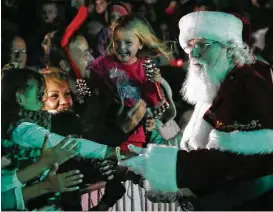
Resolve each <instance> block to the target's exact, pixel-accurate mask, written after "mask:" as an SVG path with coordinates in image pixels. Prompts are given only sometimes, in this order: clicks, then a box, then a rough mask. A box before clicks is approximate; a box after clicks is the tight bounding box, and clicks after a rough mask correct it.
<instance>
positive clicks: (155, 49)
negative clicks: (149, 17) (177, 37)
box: [108, 15, 171, 58]
mask: <svg viewBox="0 0 273 212" xmlns="http://www.w3.org/2000/svg"><path fill="white" fill-rule="evenodd" d="M112 27H113V33H112V35H111V42H110V46H109V48H108V53H109V54H113V40H114V34H115V32H116V31H118V30H128V31H131V32H133V33H135V35H136V36H137V37H138V39H139V41H140V42H141V43H142V45H143V48H142V50H139V53H140V52H145V51H146V52H149V53H150V54H152V55H151V56H159V55H164V56H165V57H167V58H169V55H170V54H171V51H170V50H169V48H168V47H167V45H166V44H165V43H162V42H161V41H160V40H159V39H158V38H157V37H156V35H155V33H154V32H153V30H152V27H151V26H150V25H149V23H148V22H147V21H145V20H144V19H141V18H139V17H136V16H134V15H126V16H123V17H121V18H119V19H118V20H117V21H116V22H115V23H114V24H113V26H112Z"/></svg>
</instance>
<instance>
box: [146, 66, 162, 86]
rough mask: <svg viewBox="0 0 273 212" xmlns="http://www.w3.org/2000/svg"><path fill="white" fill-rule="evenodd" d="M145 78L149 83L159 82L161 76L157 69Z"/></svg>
mask: <svg viewBox="0 0 273 212" xmlns="http://www.w3.org/2000/svg"><path fill="white" fill-rule="evenodd" d="M146 76H147V80H148V81H150V82H153V83H154V82H161V74H160V70H159V69H158V68H154V69H153V71H152V72H150V73H146Z"/></svg>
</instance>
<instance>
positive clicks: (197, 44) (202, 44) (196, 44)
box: [183, 39, 219, 54]
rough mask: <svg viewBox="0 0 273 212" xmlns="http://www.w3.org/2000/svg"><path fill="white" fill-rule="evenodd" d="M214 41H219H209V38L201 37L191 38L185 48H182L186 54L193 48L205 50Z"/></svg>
mask: <svg viewBox="0 0 273 212" xmlns="http://www.w3.org/2000/svg"><path fill="white" fill-rule="evenodd" d="M215 43H219V42H217V41H209V40H201V39H196V40H191V41H190V42H189V45H188V46H186V47H185V48H183V50H184V51H185V52H186V53H187V54H190V53H191V51H192V50H193V49H195V48H198V49H199V50H201V51H205V50H206V49H208V48H209V47H211V45H213V44H215Z"/></svg>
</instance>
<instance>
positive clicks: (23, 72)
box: [1, 68, 44, 135]
mask: <svg viewBox="0 0 273 212" xmlns="http://www.w3.org/2000/svg"><path fill="white" fill-rule="evenodd" d="M1 75H2V76H1V104H2V109H1V110H2V111H1V112H2V118H1V120H2V124H1V125H2V133H3V134H4V135H5V133H7V130H8V127H9V125H10V124H11V123H13V122H14V121H16V118H17V117H18V112H19V110H20V105H19V104H18V102H17V100H16V93H17V92H24V91H25V89H26V88H27V83H28V81H29V80H30V79H34V80H36V81H37V82H38V86H44V79H43V76H42V75H41V74H40V73H37V72H35V71H33V70H31V69H28V68H23V69H17V68H11V69H8V70H3V71H2V73H1Z"/></svg>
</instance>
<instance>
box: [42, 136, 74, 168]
mask: <svg viewBox="0 0 273 212" xmlns="http://www.w3.org/2000/svg"><path fill="white" fill-rule="evenodd" d="M69 138H70V136H67V137H66V138H64V139H63V140H62V141H61V142H60V143H59V144H58V145H56V146H55V147H53V148H46V146H47V144H48V136H47V135H46V136H45V140H44V144H43V147H42V153H41V158H40V160H39V163H40V164H42V165H44V166H45V167H48V168H51V167H52V165H53V164H55V163H57V164H60V165H61V164H63V163H64V162H66V161H67V160H69V159H71V158H73V157H75V156H76V155H77V144H78V141H77V140H76V139H74V140H73V141H71V142H70V141H69Z"/></svg>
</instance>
